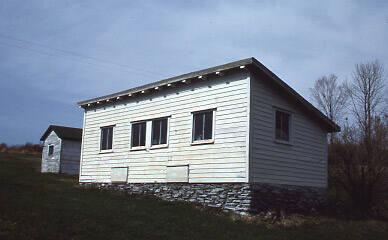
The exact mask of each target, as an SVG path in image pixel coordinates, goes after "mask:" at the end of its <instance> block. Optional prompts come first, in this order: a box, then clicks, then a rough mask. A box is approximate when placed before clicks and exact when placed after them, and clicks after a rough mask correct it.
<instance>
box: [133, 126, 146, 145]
mask: <svg viewBox="0 0 388 240" xmlns="http://www.w3.org/2000/svg"><path fill="white" fill-rule="evenodd" d="M146 127H147V126H146V122H139V123H133V124H132V138H131V144H132V145H131V147H144V146H145V141H146Z"/></svg>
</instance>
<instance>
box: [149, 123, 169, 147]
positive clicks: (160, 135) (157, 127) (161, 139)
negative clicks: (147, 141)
mask: <svg viewBox="0 0 388 240" xmlns="http://www.w3.org/2000/svg"><path fill="white" fill-rule="evenodd" d="M166 143H167V118H164V119H157V120H153V121H152V142H151V144H152V145H159V144H166Z"/></svg>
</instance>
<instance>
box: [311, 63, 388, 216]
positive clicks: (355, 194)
mask: <svg viewBox="0 0 388 240" xmlns="http://www.w3.org/2000/svg"><path fill="white" fill-rule="evenodd" d="M385 80H386V78H385V72H384V66H383V65H382V64H381V63H380V62H379V61H378V60H375V61H372V62H366V63H359V64H356V65H355V66H354V70H353V72H352V78H351V80H350V81H344V82H342V83H340V82H339V81H338V77H337V76H336V75H335V74H330V75H327V76H322V77H321V78H319V79H317V80H316V81H315V84H314V87H313V88H311V97H312V98H313V100H314V102H315V104H316V106H317V107H318V108H319V109H320V110H321V111H322V112H323V113H324V114H325V115H326V116H327V117H328V118H330V119H331V120H332V121H334V122H336V123H337V124H338V125H340V126H341V129H342V130H341V132H339V133H331V134H330V135H329V139H328V141H329V153H328V157H329V159H328V161H329V193H330V195H329V196H330V201H331V202H333V204H335V205H336V206H340V210H341V211H343V212H347V213H350V214H352V215H357V216H364V217H365V216H370V215H373V216H379V215H381V213H382V212H383V211H384V210H385V209H384V208H386V207H387V206H384V205H386V203H384V201H386V200H387V197H388V187H387V185H388V112H387V102H388V101H387V90H386V89H385V85H384V84H385Z"/></svg>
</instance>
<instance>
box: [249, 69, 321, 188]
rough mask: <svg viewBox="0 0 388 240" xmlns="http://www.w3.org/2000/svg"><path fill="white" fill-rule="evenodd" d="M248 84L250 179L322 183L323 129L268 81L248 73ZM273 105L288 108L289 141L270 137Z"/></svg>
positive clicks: (278, 182) (272, 127) (284, 182)
mask: <svg viewBox="0 0 388 240" xmlns="http://www.w3.org/2000/svg"><path fill="white" fill-rule="evenodd" d="M250 86H251V99H250V105H251V108H250V112H251V118H250V162H249V173H250V181H251V182H264V183H277V184H290V185H301V186H316V187H326V185H327V167H326V165H327V140H326V139H327V138H326V132H325V130H323V129H322V128H321V127H320V126H319V125H318V124H317V122H316V121H315V120H314V119H313V118H311V117H309V116H308V115H307V114H306V113H305V112H304V111H303V110H302V109H301V107H299V106H297V105H296V104H295V103H294V102H293V101H292V100H290V99H287V98H286V97H284V96H282V94H281V92H280V91H278V90H276V89H275V88H274V87H273V86H271V85H270V84H269V82H266V81H264V80H263V79H259V78H258V77H255V76H252V78H251V85H250ZM275 108H281V109H284V110H287V111H289V112H291V142H290V143H291V145H284V144H280V143H277V142H275V141H274V139H275V137H274V136H275V132H274V131H275Z"/></svg>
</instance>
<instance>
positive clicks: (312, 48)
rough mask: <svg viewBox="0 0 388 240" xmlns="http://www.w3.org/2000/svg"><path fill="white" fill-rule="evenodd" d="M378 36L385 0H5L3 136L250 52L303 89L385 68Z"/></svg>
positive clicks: (1, 21)
mask: <svg viewBox="0 0 388 240" xmlns="http://www.w3.org/2000/svg"><path fill="white" fill-rule="evenodd" d="M387 46H388V1H304V2H302V1H273V0H271V1H241V0H239V1H202V2H201V1H198V0H196V1H164V0H163V1H127V0H121V1H119V0H117V1H113V0H112V1H98V3H97V1H84V0H83V1H79V0H61V1H48V0H39V1H15V0H2V1H0V83H1V85H0V86H1V93H0V107H1V113H0V142H6V143H8V144H20V143H25V142H27V141H28V142H35V143H37V142H39V138H40V136H41V134H42V133H43V131H44V130H45V129H46V128H47V126H48V125H49V124H59V125H68V126H74V127H82V117H83V115H82V114H83V111H82V110H81V109H79V108H78V107H77V106H76V102H77V101H80V100H84V99H87V98H90V97H95V96H99V95H103V94H108V93H112V92H115V91H120V90H124V89H127V88H130V87H135V86H138V85H142V84H145V83H149V82H153V81H156V80H160V79H163V78H166V77H172V76H174V75H179V74H183V73H186V72H190V71H194V70H199V69H202V68H207V67H211V66H214V65H219V64H223V63H226V62H229V61H234V60H239V59H242V58H247V57H256V58H257V59H258V60H259V61H261V62H262V63H263V64H264V65H266V66H267V67H268V68H269V69H271V70H272V71H273V72H274V73H275V74H277V75H278V76H279V77H281V78H282V79H283V80H284V81H285V82H287V83H288V84H289V85H290V86H291V87H293V88H294V89H295V90H297V91H298V92H299V93H301V94H302V95H303V96H304V97H306V98H308V99H309V88H311V87H312V85H313V81H314V80H315V79H316V78H318V77H320V76H322V75H324V74H330V73H335V74H337V75H338V76H339V78H340V79H341V80H346V79H350V78H351V72H352V70H353V67H354V64H355V63H357V62H365V61H370V60H373V59H380V61H381V62H382V63H383V64H384V65H385V67H386V69H387V68H388V47H387ZM387 71H388V70H387Z"/></svg>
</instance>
